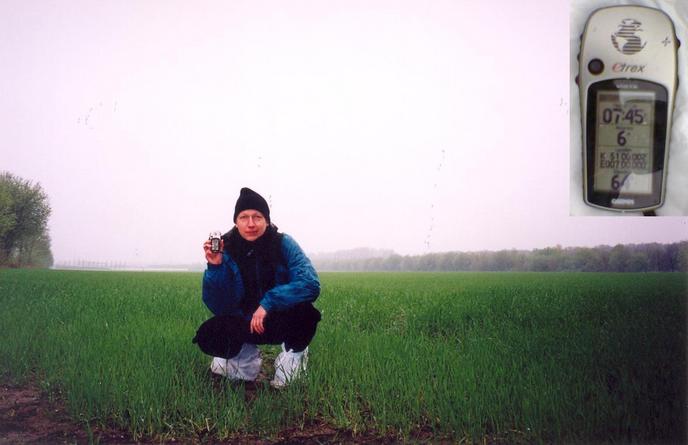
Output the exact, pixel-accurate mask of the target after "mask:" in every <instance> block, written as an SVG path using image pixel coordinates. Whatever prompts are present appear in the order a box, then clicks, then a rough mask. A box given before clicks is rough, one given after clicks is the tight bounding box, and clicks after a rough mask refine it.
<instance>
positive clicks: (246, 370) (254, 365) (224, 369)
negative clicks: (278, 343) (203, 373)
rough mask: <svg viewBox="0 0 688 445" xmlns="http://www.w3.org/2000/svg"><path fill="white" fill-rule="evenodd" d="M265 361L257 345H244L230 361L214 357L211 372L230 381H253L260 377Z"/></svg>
mask: <svg viewBox="0 0 688 445" xmlns="http://www.w3.org/2000/svg"><path fill="white" fill-rule="evenodd" d="M262 363H263V359H262V358H261V356H260V350H259V349H258V347H257V346H256V345H253V344H250V343H244V344H243V345H242V346H241V350H240V351H239V353H238V354H237V355H235V356H234V357H232V358H230V359H226V358H222V357H213V361H212V362H210V370H211V371H212V372H213V373H215V374H219V375H221V376H224V377H227V378H228V379H230V380H249V381H253V380H255V379H256V377H258V373H259V372H260V365H261V364H262Z"/></svg>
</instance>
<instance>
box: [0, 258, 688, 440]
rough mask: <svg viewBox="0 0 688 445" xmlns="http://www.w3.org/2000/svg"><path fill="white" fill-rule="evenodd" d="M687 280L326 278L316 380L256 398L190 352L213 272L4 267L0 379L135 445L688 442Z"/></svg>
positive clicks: (314, 356) (0, 277) (314, 358)
mask: <svg viewBox="0 0 688 445" xmlns="http://www.w3.org/2000/svg"><path fill="white" fill-rule="evenodd" d="M687 278H688V277H687V276H686V274H678V273H666V274H663V273H657V274H595V273H397V274H394V273H365V274H364V273H338V274H334V273H333V274H321V281H322V287H323V292H322V295H321V297H320V298H319V299H318V301H317V304H316V305H317V306H318V308H319V309H320V310H321V311H322V312H323V321H322V322H321V324H320V327H319V330H318V333H317V335H316V337H315V339H314V341H313V343H312V344H311V348H310V360H309V370H308V374H307V375H306V376H304V378H303V379H301V380H300V381H298V382H297V383H295V384H293V385H292V386H290V387H289V388H288V389H287V390H284V391H275V390H272V389H270V388H269V385H267V382H266V383H265V385H264V386H261V387H259V388H258V390H257V392H256V395H255V397H253V398H251V399H250V400H248V401H247V399H245V397H244V394H243V392H244V388H243V386H241V385H231V384H226V385H224V386H221V387H220V388H218V387H216V386H213V384H211V382H210V381H209V377H208V374H207V366H208V363H209V358H208V357H207V356H204V355H203V354H202V353H201V352H200V351H199V350H198V349H197V348H196V347H195V345H193V344H192V343H191V338H192V337H193V335H194V332H195V330H196V328H197V327H198V325H200V323H201V322H203V321H204V320H205V319H206V318H208V317H209V313H208V312H207V310H206V309H205V307H204V306H203V304H202V302H201V298H200V282H201V275H200V274H195V273H127V272H77V271H38V270H36V271H26V270H0V303H1V306H0V309H1V310H0V326H1V327H2V328H1V329H0V335H1V340H2V341H1V342H0V372H1V373H2V374H3V380H4V381H13V382H22V381H26V379H34V380H37V381H38V382H39V383H40V385H41V387H42V388H43V389H44V390H45V391H46V392H47V393H48V394H51V395H54V396H56V395H60V397H61V398H63V399H64V400H65V401H66V402H67V406H68V409H69V411H70V412H71V413H72V415H73V416H74V418H75V419H76V420H77V421H79V422H84V424H85V425H99V424H100V425H110V426H116V427H120V428H124V429H126V430H129V431H130V432H131V433H132V434H133V435H134V437H153V438H156V439H164V438H171V437H175V438H177V439H179V438H185V437H186V438H190V437H197V435H203V436H204V437H207V436H208V435H210V436H211V437H213V438H215V439H226V438H232V437H237V436H241V435H243V434H251V435H258V436H260V437H265V438H270V437H274V435H275V434H276V433H277V432H279V431H281V430H283V429H286V428H293V427H301V426H304V425H309V424H313V423H315V422H324V423H327V424H328V425H331V426H332V427H335V428H340V429H344V430H347V431H350V432H352V433H354V434H366V435H379V436H381V437H382V436H384V437H386V438H390V437H391V438H396V439H401V440H403V439H406V438H411V439H413V438H414V437H419V436H418V435H419V434H420V433H422V434H423V436H422V437H425V438H428V437H430V438H432V439H435V440H440V439H448V440H455V441H459V440H462V439H471V440H474V441H481V440H483V439H485V438H488V439H492V440H495V439H506V440H509V441H528V442H531V441H555V442H562V441H564V442H586V443H587V442H591V441H595V442H607V441H608V442H667V441H669V442H683V441H685V440H686V437H685V426H684V425H685V420H686V295H687V282H688V281H687ZM275 351H276V348H275V347H265V348H264V356H265V361H264V366H265V365H266V364H267V362H269V361H271V358H272V357H274V356H275Z"/></svg>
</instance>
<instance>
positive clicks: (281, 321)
mask: <svg viewBox="0 0 688 445" xmlns="http://www.w3.org/2000/svg"><path fill="white" fill-rule="evenodd" d="M319 321H320V312H319V311H318V310H317V309H316V308H314V307H313V305H312V304H311V303H301V304H298V305H296V306H294V307H291V308H289V309H287V310H285V311H273V312H269V313H268V316H267V317H265V321H264V322H263V326H264V327H265V331H264V332H263V333H262V334H257V333H251V327H250V325H251V320H250V319H248V320H246V319H244V318H242V317H238V316H232V315H216V316H215V317H213V318H211V319H209V320H206V321H205V322H204V323H203V324H202V325H201V326H200V327H199V328H198V330H197V331H196V336H195V337H194V338H193V342H194V343H198V347H199V348H201V351H203V352H205V353H206V354H208V355H212V356H214V357H222V358H227V359H229V358H232V357H234V356H235V355H237V354H238V353H239V351H240V350H241V346H242V345H243V344H244V343H252V344H256V345H265V344H271V345H277V344H280V343H284V347H285V348H286V350H287V351H288V350H290V349H292V350H294V352H300V351H303V350H304V349H306V347H307V346H308V345H309V344H310V342H311V340H313V337H314V336H315V330H316V327H317V325H318V322H319Z"/></svg>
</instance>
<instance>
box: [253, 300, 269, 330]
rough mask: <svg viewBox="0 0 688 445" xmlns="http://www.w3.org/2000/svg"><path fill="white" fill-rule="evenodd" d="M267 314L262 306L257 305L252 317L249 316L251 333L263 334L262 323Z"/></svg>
mask: <svg viewBox="0 0 688 445" xmlns="http://www.w3.org/2000/svg"><path fill="white" fill-rule="evenodd" d="M267 315H268V311H266V310H265V309H264V308H263V306H258V309H256V311H255V312H254V313H253V318H251V333H252V334H253V333H254V332H255V333H256V334H261V335H262V334H263V333H264V332H265V326H264V325H263V320H265V317H266V316H267Z"/></svg>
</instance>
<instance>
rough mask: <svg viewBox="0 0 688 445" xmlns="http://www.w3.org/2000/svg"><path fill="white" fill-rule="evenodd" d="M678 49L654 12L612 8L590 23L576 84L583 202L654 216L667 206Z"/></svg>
mask: <svg viewBox="0 0 688 445" xmlns="http://www.w3.org/2000/svg"><path fill="white" fill-rule="evenodd" d="M678 46H679V41H678V39H677V38H676V31H675V29H674V24H673V23H672V21H671V19H670V18H669V16H667V15H666V14H665V13H664V12H662V11H660V10H657V9H653V8H647V7H642V6H612V7H608V8H602V9H598V10H596V11H595V12H593V13H592V14H591V15H590V17H589V18H588V22H587V24H586V25H585V31H584V32H583V35H582V36H581V49H580V54H579V56H578V64H579V72H578V76H577V78H576V81H577V83H578V86H579V89H580V103H581V124H582V127H583V128H582V130H583V197H584V200H585V202H586V204H588V205H591V206H593V207H599V208H603V209H608V210H615V211H631V210H633V211H651V210H653V209H656V208H657V207H660V206H661V205H662V204H663V203H664V190H665V182H666V181H665V179H666V171H667V161H668V158H669V156H668V155H669V153H668V147H669V135H670V132H671V116H672V112H673V107H674V96H675V94H676V88H677V86H678V85H677V84H678V74H677V52H678Z"/></svg>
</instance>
